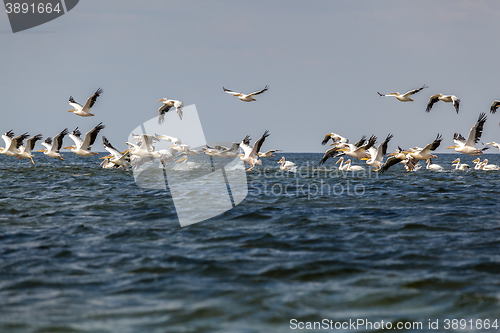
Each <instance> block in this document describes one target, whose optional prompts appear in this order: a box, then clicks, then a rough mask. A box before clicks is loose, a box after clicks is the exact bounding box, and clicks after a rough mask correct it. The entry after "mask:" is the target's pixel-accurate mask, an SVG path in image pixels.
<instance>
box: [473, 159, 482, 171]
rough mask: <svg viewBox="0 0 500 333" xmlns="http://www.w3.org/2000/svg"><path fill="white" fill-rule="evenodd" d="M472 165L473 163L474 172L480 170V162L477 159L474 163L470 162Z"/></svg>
mask: <svg viewBox="0 0 500 333" xmlns="http://www.w3.org/2000/svg"><path fill="white" fill-rule="evenodd" d="M472 163H474V170H480V169H481V166H482V165H481V160H480V159H479V157H478V158H476V159H475V160H474V161H472Z"/></svg>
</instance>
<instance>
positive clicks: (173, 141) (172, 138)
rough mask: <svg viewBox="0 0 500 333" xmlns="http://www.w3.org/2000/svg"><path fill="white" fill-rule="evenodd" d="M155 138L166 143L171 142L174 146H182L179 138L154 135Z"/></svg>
mask: <svg viewBox="0 0 500 333" xmlns="http://www.w3.org/2000/svg"><path fill="white" fill-rule="evenodd" d="M155 136H156V137H157V138H158V139H161V140H164V141H167V142H172V143H173V144H176V145H180V144H182V141H181V139H179V138H174V137H173V136H169V135H159V134H156V133H155Z"/></svg>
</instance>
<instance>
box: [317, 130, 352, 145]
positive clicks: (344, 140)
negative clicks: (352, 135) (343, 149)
mask: <svg viewBox="0 0 500 333" xmlns="http://www.w3.org/2000/svg"><path fill="white" fill-rule="evenodd" d="M330 139H331V140H332V142H333V143H349V139H347V138H344V137H343V136H341V135H338V134H336V133H330V134H327V135H325V138H324V139H323V141H321V144H322V145H326V144H327V143H328V141H329V140H330Z"/></svg>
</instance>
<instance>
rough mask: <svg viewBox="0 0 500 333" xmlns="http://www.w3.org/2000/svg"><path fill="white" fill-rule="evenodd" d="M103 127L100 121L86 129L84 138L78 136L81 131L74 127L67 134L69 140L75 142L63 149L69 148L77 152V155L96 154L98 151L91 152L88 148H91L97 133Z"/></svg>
mask: <svg viewBox="0 0 500 333" xmlns="http://www.w3.org/2000/svg"><path fill="white" fill-rule="evenodd" d="M103 128H104V125H103V124H102V123H99V124H97V126H96V127H94V128H93V129H91V130H90V131H88V132H87V134H85V139H84V140H82V139H81V138H80V136H81V135H82V133H81V132H80V130H79V129H78V127H77V128H75V130H74V131H73V132H71V133H70V135H69V137H70V138H71V140H73V141H74V142H75V144H74V145H72V146H68V147H64V148H63V149H69V148H71V151H72V152H73V153H75V154H77V155H78V156H92V155H98V154H99V153H95V152H92V151H90V149H91V148H92V145H93V144H94V142H95V139H96V138H97V135H98V134H99V132H100V131H101V130H102V129H103Z"/></svg>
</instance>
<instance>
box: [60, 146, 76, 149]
mask: <svg viewBox="0 0 500 333" xmlns="http://www.w3.org/2000/svg"><path fill="white" fill-rule="evenodd" d="M74 147H75V146H67V147H63V148H62V149H73V148H74Z"/></svg>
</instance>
